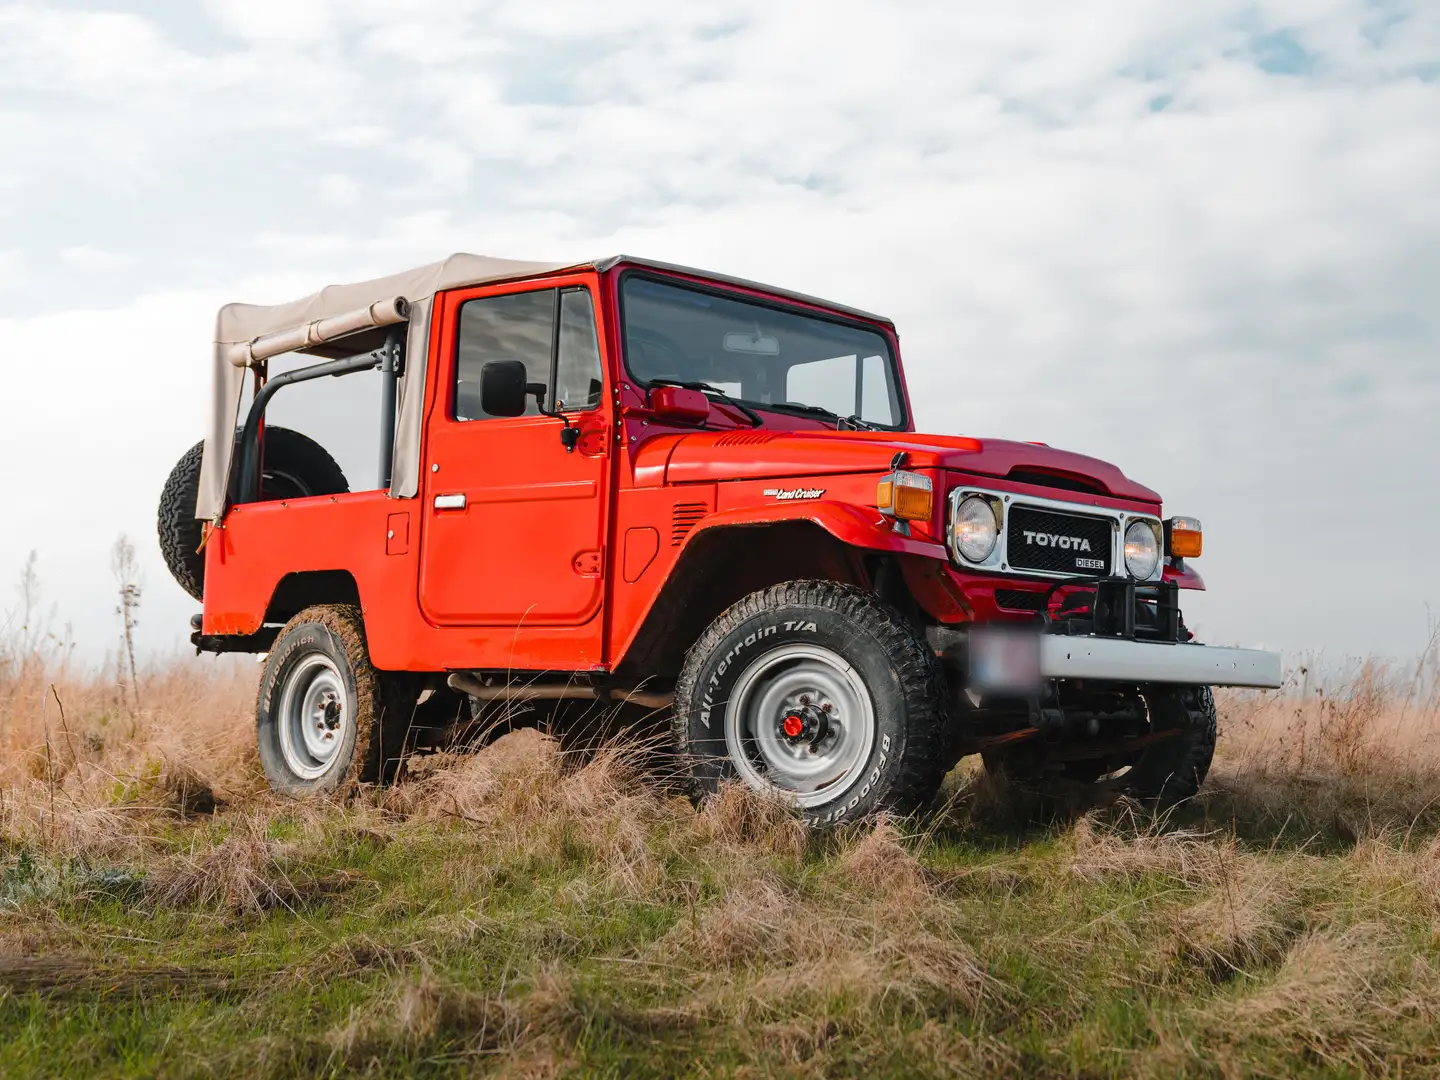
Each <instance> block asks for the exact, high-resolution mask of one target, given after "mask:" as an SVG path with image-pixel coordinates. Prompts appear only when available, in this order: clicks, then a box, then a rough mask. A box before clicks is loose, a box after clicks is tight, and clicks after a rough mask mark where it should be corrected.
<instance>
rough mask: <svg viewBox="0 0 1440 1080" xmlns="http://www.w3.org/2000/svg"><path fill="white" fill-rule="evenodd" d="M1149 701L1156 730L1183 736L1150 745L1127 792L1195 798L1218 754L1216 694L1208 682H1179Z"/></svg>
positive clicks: (1163, 798)
mask: <svg viewBox="0 0 1440 1080" xmlns="http://www.w3.org/2000/svg"><path fill="white" fill-rule="evenodd" d="M1145 704H1146V705H1147V706H1148V707H1149V710H1150V726H1151V727H1152V728H1153V729H1154V730H1156V731H1166V730H1169V729H1171V728H1179V730H1180V734H1178V735H1176V736H1175V737H1174V738H1173V739H1167V740H1165V741H1164V742H1159V743H1155V744H1154V745H1153V746H1150V747H1148V748H1147V749H1146V752H1145V753H1144V754H1142V755H1141V756H1140V759H1139V760H1138V761H1136V762H1135V764H1134V765H1133V766H1132V767H1131V769H1130V771H1129V772H1128V773H1126V774H1125V776H1124V781H1125V783H1124V785H1123V789H1124V791H1125V792H1126V794H1128V795H1132V796H1134V797H1135V798H1137V799H1154V800H1156V801H1158V802H1159V803H1161V804H1162V805H1172V804H1174V803H1177V802H1183V801H1185V800H1186V799H1190V798H1193V797H1194V796H1195V793H1196V792H1198V791H1199V790H1200V785H1201V784H1203V783H1204V782H1205V776H1206V774H1207V773H1209V771H1210V762H1211V761H1212V760H1213V759H1214V757H1215V734H1216V718H1215V695H1214V694H1213V693H1212V692H1211V690H1210V687H1208V686H1180V687H1175V688H1174V689H1170V690H1161V691H1156V692H1154V693H1150V694H1146V695H1145Z"/></svg>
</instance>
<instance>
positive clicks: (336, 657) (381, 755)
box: [255, 604, 413, 796]
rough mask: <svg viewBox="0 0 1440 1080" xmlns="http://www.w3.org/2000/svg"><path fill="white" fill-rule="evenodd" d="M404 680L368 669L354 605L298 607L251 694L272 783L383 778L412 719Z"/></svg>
mask: <svg viewBox="0 0 1440 1080" xmlns="http://www.w3.org/2000/svg"><path fill="white" fill-rule="evenodd" d="M408 685H409V680H406V679H404V678H403V677H398V678H397V677H392V676H388V675H386V674H384V673H382V672H378V671H376V670H375V669H374V667H372V666H371V664H370V657H369V653H368V652H367V650H366V646H365V627H364V623H363V622H362V620H361V616H360V610H359V609H358V608H355V607H351V606H348V605H338V604H333V605H331V604H326V605H320V606H317V607H311V608H306V609H305V610H304V611H302V612H300V614H298V615H296V616H295V617H294V618H293V619H291V620H290V621H289V622H288V623H287V624H286V625H285V628H284V629H283V630H281V632H280V636H279V637H278V638H276V639H275V644H274V646H273V647H272V648H271V650H270V655H269V656H268V657H267V658H266V661H265V670H264V673H263V674H262V675H261V678H260V689H259V693H258V695H257V697H256V705H255V718H256V735H257V739H258V744H259V751H260V764H261V765H262V766H263V767H264V770H265V776H266V778H267V779H268V780H269V781H270V786H271V787H272V788H274V789H275V790H276V791H278V792H281V793H282V794H285V795H294V796H308V795H320V794H325V793H328V792H336V791H343V790H345V789H347V788H349V787H352V786H353V785H355V784H357V783H374V782H378V781H379V780H381V779H383V778H385V776H386V774H387V771H388V772H393V771H394V765H395V764H396V763H397V762H398V761H399V759H400V756H401V751H402V749H403V743H404V741H405V737H406V728H407V727H408V724H409V721H410V715H409V713H410V711H411V710H410V709H409V708H407V704H409V703H410V702H407V698H406V695H405V694H404V693H403V689H404V687H406V686H408ZM410 701H411V702H413V699H410ZM387 766H389V769H388V770H387V768H386V767H387Z"/></svg>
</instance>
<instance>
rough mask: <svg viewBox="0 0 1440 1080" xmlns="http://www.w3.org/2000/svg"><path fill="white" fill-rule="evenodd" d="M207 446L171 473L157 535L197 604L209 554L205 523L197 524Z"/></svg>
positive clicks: (198, 447)
mask: <svg viewBox="0 0 1440 1080" xmlns="http://www.w3.org/2000/svg"><path fill="white" fill-rule="evenodd" d="M204 452H205V444H204V443H203V442H198V443H196V444H195V445H194V446H192V447H191V448H190V449H189V450H187V451H185V456H184V457H182V458H181V459H180V460H179V462H178V463H177V464H176V465H175V468H173V469H172V470H170V476H169V478H168V479H166V481H165V487H164V488H163V489H162V490H161V492H160V512H159V514H158V515H157V518H156V523H155V527H156V532H157V533H158V534H159V539H160V554H161V555H163V556H164V557H165V565H166V566H168V567H169V568H170V573H171V575H172V576H173V577H174V578H175V580H176V581H177V582H178V583H179V585H180V587H181V588H182V589H184V590H185V591H186V592H187V593H189V594H190V595H191V596H192V597H194V598H195V599H196V600H200V599H203V597H204V594H205V553H204V552H203V551H201V550H200V541H201V539H202V538H203V536H204V523H203V522H200V521H197V520H195V503H196V500H197V499H198V498H199V497H200V458H201V455H203V454H204Z"/></svg>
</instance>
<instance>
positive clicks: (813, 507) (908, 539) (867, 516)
mask: <svg viewBox="0 0 1440 1080" xmlns="http://www.w3.org/2000/svg"><path fill="white" fill-rule="evenodd" d="M785 521H808V522H810V523H811V524H813V525H818V526H819V527H820V528H822V529H824V530H825V531H826V532H827V533H829V534H830V535H831V536H833V537H834V538H835V539H836V540H839V541H840V542H841V543H842V544H848V545H850V546H851V547H858V548H867V549H869V550H871V551H889V552H895V553H897V554H904V555H919V556H922V557H924V558H928V559H940V560H944V559H945V558H946V554H945V545H944V544H937V543H935V542H934V541H931V540H917V539H916V538H914V537H912V536H904V535H902V534H900V533H898V532H896V531H895V528H894V525H893V524H892V523H891V521H890V519H889V518H887V517H885V516H884V515H883V514H881V513H880V512H879V511H878V510H876V509H874V508H873V507H869V508H866V507H860V506H855V505H854V504H852V503H842V502H819V501H817V502H789V503H779V504H776V505H774V506H768V505H767V506H746V507H739V508H737V509H734V510H723V511H720V512H719V513H715V514H710V515H708V516H707V517H705V518H704V519H703V520H702V521H701V522H700V524H699V525H697V526H696V528H695V531H694V532H692V533H691V534H690V536H689V537H688V538H687V540H686V546H687V547H688V546H689V545H691V544H693V543H694V542H695V540H696V538H697V537H699V536H701V535H703V534H705V533H708V532H710V531H711V530H713V529H725V528H736V527H741V528H743V527H745V526H747V525H754V526H763V525H775V524H777V523H780V522H785Z"/></svg>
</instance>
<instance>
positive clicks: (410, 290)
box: [195, 253, 889, 520]
mask: <svg viewBox="0 0 1440 1080" xmlns="http://www.w3.org/2000/svg"><path fill="white" fill-rule="evenodd" d="M621 262H624V263H633V264H636V265H640V266H647V267H651V268H653V269H657V270H668V271H674V272H679V273H685V274H693V275H695V276H697V277H703V278H708V279H710V280H713V281H720V282H725V283H728V284H732V285H740V286H744V287H748V288H755V289H759V290H762V291H764V292H767V293H771V294H773V295H778V296H784V297H786V298H789V299H793V300H799V301H802V302H804V303H810V304H818V305H821V306H824V307H827V308H830V309H832V310H836V311H842V312H845V313H846V314H850V315H855V316H858V317H860V318H865V319H871V320H875V321H878V322H886V323H888V322H889V320H887V319H883V318H881V317H880V316H877V315H871V314H869V313H867V312H864V311H859V310H857V309H854V308H846V307H843V306H841V305H838V304H833V303H830V302H828V301H824V300H817V299H816V298H814V297H811V296H806V295H804V294H802V293H795V292H791V291H789V290H785V289H776V288H773V287H771V286H767V285H759V284H757V283H755V282H751V281H745V280H743V279H740V278H731V277H725V276H723V275H719V274H712V273H709V272H707V271H703V270H693V269H689V268H687V267H683V266H674V265H671V264H669V263H661V262H654V261H651V260H648V259H635V258H631V257H630V256H625V255H620V256H615V257H613V258H608V259H600V260H595V261H592V262H582V263H556V262H529V261H526V260H522V259H497V258H492V257H490V256H486V255H466V254H463V253H462V254H456V255H451V256H450V257H449V258H447V259H442V260H441V261H440V262H435V263H430V264H429V265H427V266H421V267H417V268H416V269H414V270H407V271H404V272H403V273H399V274H391V275H389V276H388V277H382V278H375V279H374V280H372V281H359V282H355V283H353V284H350V285H327V286H326V287H325V288H323V289H321V290H320V291H319V292H316V293H311V294H310V295H309V296H307V297H304V298H303V299H300V300H292V301H290V302H289V303H285V304H274V305H269V306H265V305H259V304H226V305H225V306H224V307H222V308H221V309H220V312H219V315H218V316H217V317H216V320H215V349H214V355H213V369H212V371H213V379H214V383H213V393H212V395H211V413H210V423H209V428H208V430H207V432H206V435H205V456H204V459H203V462H202V464H201V470H200V495H199V499H198V501H197V504H196V507H195V516H196V517H197V518H205V519H210V520H215V519H218V518H219V517H220V515H221V514H222V513H224V510H225V490H226V484H227V482H228V479H229V474H230V463H231V462H230V459H231V457H232V455H233V450H234V445H235V429H236V427H237V425H238V424H239V422H240V420H241V417H240V416H239V409H240V402H241V398H242V396H243V393H244V387H245V377H246V368H247V367H249V366H250V365H251V364H253V363H254V362H256V361H258V360H262V359H265V358H266V357H269V356H275V355H278V354H280V353H283V352H291V351H296V350H301V351H316V352H319V351H323V346H324V343H325V342H327V341H333V340H335V339H336V338H339V337H343V336H346V335H348V334H353V333H356V332H358V331H362V330H365V329H367V328H370V327H375V326H385V325H390V324H393V323H396V322H400V321H402V320H404V319H406V318H408V319H409V322H410V326H409V329H408V330H407V332H406V352H407V355H408V356H410V357H416V358H423V357H425V356H426V355H427V354H428V352H429V345H430V305H431V301H432V299H433V298H434V296H435V294H436V293H437V292H443V291H445V290H447V289H459V288H465V287H467V286H471V285H483V284H489V283H493V282H500V281H518V280H523V279H526V278H533V277H542V276H544V275H547V274H554V273H558V272H561V271H565V270H578V269H590V268H593V269H596V270H601V271H603V270H608V269H609V268H611V267H613V266H615V265H616V264H618V263H621ZM425 368H426V365H425V364H424V363H423V362H419V363H409V364H407V365H406V372H405V375H404V377H403V378H402V379H401V381H400V402H399V407H398V409H397V423H396V431H395V456H394V459H393V469H392V471H391V476H392V478H393V479H392V482H391V487H390V495H391V496H392V497H393V498H408V497H411V496H414V495H415V494H416V493H417V492H418V491H419V485H420V431H421V427H422V424H423V417H422V416H421V409H422V405H423V402H424V399H425Z"/></svg>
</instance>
